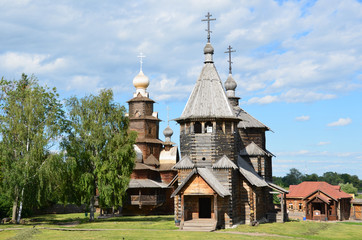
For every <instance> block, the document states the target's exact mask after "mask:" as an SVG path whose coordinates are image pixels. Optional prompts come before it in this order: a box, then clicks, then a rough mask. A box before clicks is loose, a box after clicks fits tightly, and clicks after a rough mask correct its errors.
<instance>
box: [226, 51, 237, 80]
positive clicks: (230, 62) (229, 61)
mask: <svg viewBox="0 0 362 240" xmlns="http://www.w3.org/2000/svg"><path fill="white" fill-rule="evenodd" d="M227 49H228V51H226V52H225V53H229V60H228V63H229V74H231V73H232V72H231V64H232V63H233V62H232V61H231V53H232V52H236V50H231V49H233V48H232V47H231V46H230V45H229V47H228V48H227Z"/></svg>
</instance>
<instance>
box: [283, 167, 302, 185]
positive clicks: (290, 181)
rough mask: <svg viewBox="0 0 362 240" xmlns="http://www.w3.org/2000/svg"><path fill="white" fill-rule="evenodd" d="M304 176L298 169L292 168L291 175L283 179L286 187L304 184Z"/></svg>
mask: <svg viewBox="0 0 362 240" xmlns="http://www.w3.org/2000/svg"><path fill="white" fill-rule="evenodd" d="M302 178H303V174H302V173H301V172H299V170H298V169H296V168H291V169H290V170H289V173H288V174H287V175H286V176H285V177H283V178H282V180H283V182H284V184H285V185H286V186H289V185H296V184H299V183H301V182H302Z"/></svg>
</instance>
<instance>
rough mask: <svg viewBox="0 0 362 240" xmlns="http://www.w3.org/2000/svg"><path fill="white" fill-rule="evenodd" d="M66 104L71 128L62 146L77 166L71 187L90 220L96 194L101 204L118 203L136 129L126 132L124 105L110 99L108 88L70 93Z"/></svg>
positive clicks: (129, 170) (132, 154) (131, 163)
mask: <svg viewBox="0 0 362 240" xmlns="http://www.w3.org/2000/svg"><path fill="white" fill-rule="evenodd" d="M66 106H67V109H68V113H69V121H70V123H71V131H70V132H69V135H68V138H67V140H66V141H64V143H63V146H64V147H65V149H66V152H67V160H68V161H73V162H75V163H76V166H77V167H76V171H75V172H74V174H73V177H74V178H76V177H77V179H76V180H75V181H74V190H75V191H76V192H77V193H79V196H80V201H81V203H87V204H89V206H90V221H93V220H94V203H95V197H96V196H97V197H98V200H99V203H100V205H101V206H108V207H111V206H112V207H120V206H122V198H123V196H124V195H125V192H126V190H127V188H128V183H129V177H130V174H131V173H132V170H133V166H134V159H135V152H134V149H133V144H134V143H135V139H136V133H135V132H129V130H128V126H129V122H128V118H127V117H126V116H125V108H124V107H123V106H120V105H119V104H117V103H115V102H113V93H112V91H111V90H103V91H101V92H100V93H99V95H98V96H94V95H89V96H87V97H84V98H81V99H78V98H76V97H72V98H70V99H68V100H67V102H66Z"/></svg>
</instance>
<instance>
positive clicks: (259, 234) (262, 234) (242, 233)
mask: <svg viewBox="0 0 362 240" xmlns="http://www.w3.org/2000/svg"><path fill="white" fill-rule="evenodd" d="M24 229H29V228H6V229H0V232H1V231H6V230H8V231H12V230H24ZM36 229H40V230H41V229H46V230H54V231H80V232H87V231H91V232H92V231H139V230H144V231H182V230H178V229H175V230H167V229H122V228H121V229H120V228H117V229H106V228H96V229H92V228H84V229H83V228H56V227H36ZM214 233H221V234H236V235H246V236H255V237H276V238H287V239H301V240H304V239H305V238H296V237H289V236H283V235H278V234H268V233H252V232H233V231H225V232H224V231H214Z"/></svg>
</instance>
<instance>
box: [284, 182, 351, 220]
mask: <svg viewBox="0 0 362 240" xmlns="http://www.w3.org/2000/svg"><path fill="white" fill-rule="evenodd" d="M351 199H352V196H351V195H349V194H347V193H345V192H343V191H342V190H341V187H340V186H338V185H337V186H335V185H331V184H329V183H327V182H302V183H300V184H298V185H290V187H289V193H288V194H287V195H286V203H287V207H288V210H289V213H290V214H289V215H290V217H298V216H299V217H301V216H302V217H305V218H306V219H310V220H348V219H349V215H350V205H351Z"/></svg>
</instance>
